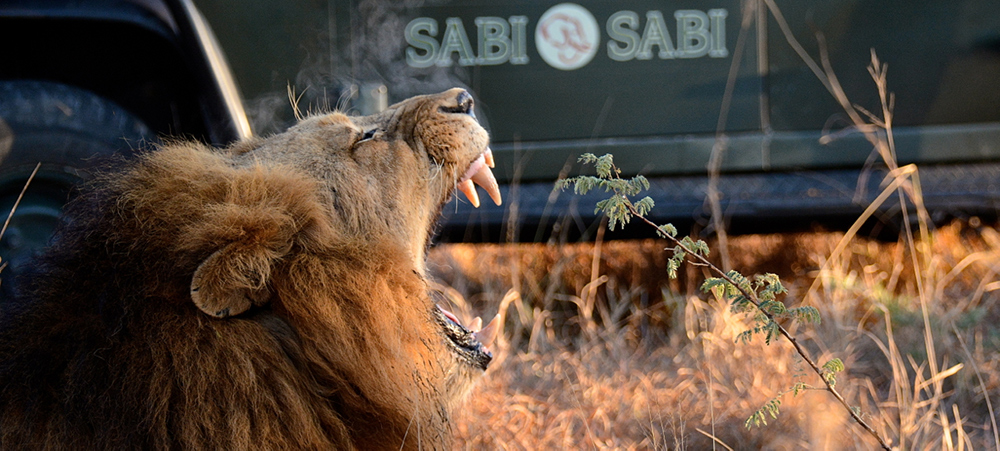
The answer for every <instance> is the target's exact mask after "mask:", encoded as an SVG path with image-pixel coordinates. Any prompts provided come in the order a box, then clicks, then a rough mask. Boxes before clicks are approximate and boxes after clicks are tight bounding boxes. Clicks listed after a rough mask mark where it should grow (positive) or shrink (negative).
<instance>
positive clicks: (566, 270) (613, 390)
mask: <svg viewBox="0 0 1000 451" xmlns="http://www.w3.org/2000/svg"><path fill="white" fill-rule="evenodd" d="M843 236H844V234H842V233H822V232H817V233H808V234H795V235H758V236H743V237H735V238H731V240H730V243H729V251H730V252H729V253H730V255H731V258H732V259H733V266H734V267H736V268H738V269H740V270H742V271H743V272H744V273H747V274H751V273H760V272H775V273H778V274H779V275H781V276H782V278H783V280H784V281H785V283H786V285H787V286H788V287H789V291H790V293H789V294H788V296H787V297H786V302H787V303H789V304H790V305H792V306H794V305H798V303H799V302H800V300H802V299H804V298H805V294H806V292H807V291H808V289H809V287H810V286H811V285H812V284H813V282H814V281H818V282H817V290H816V291H815V295H814V296H812V297H810V298H809V302H810V303H811V304H812V305H813V306H815V307H816V308H818V309H819V310H820V312H821V315H822V318H823V323H822V324H821V325H819V326H815V327H813V326H810V327H801V328H799V330H798V331H796V334H797V335H798V336H799V337H801V339H803V340H804V341H805V342H806V343H807V346H808V348H809V349H810V352H811V353H812V357H813V358H814V359H816V360H818V361H820V362H822V361H825V360H827V359H829V358H832V357H839V358H841V359H843V360H844V362H845V364H846V365H847V373H846V374H842V375H840V377H839V379H838V380H839V383H838V389H840V390H841V391H842V393H843V394H844V395H845V397H846V398H847V400H848V402H850V403H851V404H852V405H856V406H859V407H860V408H861V410H862V412H863V413H864V414H865V415H866V420H870V421H869V423H871V424H872V425H873V426H874V427H875V428H876V429H877V430H878V431H879V433H880V435H881V436H882V437H884V438H886V439H887V440H889V441H891V443H892V444H893V445H894V446H899V445H901V443H900V441H901V438H903V439H905V441H903V443H902V446H903V448H905V449H996V448H997V447H998V445H997V435H996V431H995V427H996V426H995V422H996V421H997V418H996V409H995V407H998V406H996V404H997V403H1000V331H998V329H997V328H996V327H995V326H994V325H995V324H997V323H998V322H1000V290H998V288H1000V282H998V277H997V273H998V272H1000V234H998V233H997V230H996V229H995V228H992V227H984V226H981V225H978V224H976V223H975V222H974V223H973V225H971V226H970V225H968V224H964V223H957V222H956V223H954V224H952V225H950V226H947V227H944V228H942V229H939V230H937V231H935V232H934V233H933V234H932V238H931V239H929V240H925V241H921V242H918V243H917V248H918V249H922V252H925V254H924V255H925V257H929V258H928V259H927V260H926V262H927V263H926V265H922V267H921V268H919V270H918V271H914V268H913V267H912V262H913V260H912V259H911V258H910V256H909V255H908V254H909V251H908V249H910V247H909V246H907V245H906V244H905V240H901V242H900V243H884V242H878V241H874V240H869V239H864V238H853V239H850V240H849V241H848V242H847V243H848V244H847V246H846V248H845V249H846V250H845V251H843V252H840V253H839V255H837V256H836V257H835V259H833V260H830V261H827V260H828V259H829V258H830V256H831V252H833V251H834V250H835V248H836V247H837V245H838V243H840V241H841V238H843ZM665 246H666V243H665V242H658V241H654V240H648V241H640V242H607V243H600V242H598V243H594V244H571V245H545V244H521V245H468V244H455V245H447V246H440V247H438V248H435V249H434V250H433V251H432V252H431V256H430V263H431V264H430V268H432V270H433V271H434V272H435V274H436V276H437V278H438V279H439V280H440V281H441V282H442V283H443V284H445V285H448V286H451V287H453V288H454V289H453V290H451V289H449V290H451V291H450V293H451V297H452V298H454V299H455V302H456V304H457V305H456V306H455V307H456V310H458V311H459V312H464V314H465V315H470V314H471V311H476V312H491V311H494V310H496V309H497V308H498V306H500V308H502V309H504V310H505V311H506V313H507V315H508V318H507V321H506V329H505V333H504V336H503V338H502V339H501V342H500V343H499V344H498V345H497V347H496V348H497V349H496V354H497V359H496V361H495V364H494V365H493V366H492V367H491V369H490V371H489V372H488V374H487V376H486V378H485V379H484V381H483V382H482V383H481V384H480V385H479V387H478V389H477V390H476V391H475V392H474V393H473V395H472V397H471V399H470V401H469V402H468V403H467V404H466V406H465V408H464V411H463V413H462V414H461V415H460V417H459V418H458V419H457V420H456V425H455V429H456V431H457V435H458V437H459V447H464V448H466V449H608V448H610V449H711V448H713V447H714V448H715V449H727V447H729V448H732V449H761V448H766V449H851V448H858V449H868V448H872V447H876V446H877V443H875V442H874V440H872V439H871V437H868V436H864V435H863V434H862V433H860V432H859V431H860V429H859V428H857V426H856V425H855V424H853V423H850V422H849V421H850V420H849V418H848V415H847V413H846V412H845V411H844V410H843V408H842V407H841V406H839V405H838V404H837V403H836V401H835V400H834V399H833V398H832V397H831V396H830V395H829V394H828V393H826V392H824V391H820V390H810V391H806V392H804V393H801V394H799V395H798V396H792V395H791V394H788V395H786V396H784V397H783V398H782V401H783V402H782V405H781V415H780V416H779V417H778V418H777V419H775V420H770V419H769V425H768V426H765V427H763V428H755V429H752V430H749V431H748V430H747V429H745V428H744V426H743V423H744V421H745V420H746V418H747V417H748V416H749V415H750V414H751V413H753V412H754V411H755V410H756V409H758V408H759V407H761V406H762V405H763V404H764V403H765V402H767V401H768V400H770V399H771V398H772V397H774V396H776V395H778V394H779V393H781V392H782V391H784V390H787V389H788V388H790V387H791V386H792V384H793V383H794V382H795V381H798V380H801V381H803V382H806V383H808V384H810V385H813V386H821V382H820V381H818V380H815V378H816V376H815V375H812V374H810V373H806V369H805V368H803V364H802V363H801V362H800V361H797V358H796V357H795V356H794V353H793V352H792V351H791V350H790V347H789V346H788V345H787V343H783V342H777V343H774V344H771V345H770V346H767V345H765V344H764V343H763V341H762V340H760V339H758V340H756V341H754V342H753V343H751V344H737V343H735V337H736V335H737V334H738V333H739V332H741V331H743V330H745V328H746V327H747V324H749V322H748V321H747V319H745V318H743V317H742V316H738V315H733V314H731V313H730V312H729V311H728V309H727V307H726V305H725V302H724V301H719V300H716V299H712V298H711V297H710V296H706V295H702V294H700V293H698V292H697V291H696V290H695V288H696V287H697V286H698V285H699V284H700V281H701V280H702V278H703V276H704V275H703V274H702V273H701V271H700V270H699V269H698V268H695V267H691V266H688V267H687V273H686V274H684V275H683V276H682V277H681V280H679V281H671V280H669V279H668V278H667V276H666V270H665V268H666V258H667V257H668V255H667V253H666V252H664V251H663V247H665ZM920 261H924V260H920ZM824 264H825V267H824ZM820 268H823V269H822V270H821V269H820ZM918 277H920V280H921V282H922V284H923V287H924V290H925V291H926V292H928V293H930V299H931V302H929V303H926V304H927V305H926V307H927V309H928V312H927V313H928V315H927V317H928V321H927V322H925V321H924V320H923V317H924V315H923V312H922V310H921V309H922V306H921V302H920V300H919V299H920V297H919V295H918V289H917V287H918V285H917V278H918ZM511 287H513V288H514V289H516V290H517V291H518V292H520V294H521V296H520V297H517V296H508V297H507V298H504V293H505V292H506V291H507V289H509V288H511ZM928 338H930V340H931V341H930V344H929V345H928V342H926V341H925V340H927V339H928ZM928 355H932V356H936V358H935V359H934V362H933V364H932V363H931V361H930V360H929V359H928V357H927V356H928ZM988 395H991V396H992V397H988ZM991 417H992V418H991ZM713 437H714V439H713Z"/></svg>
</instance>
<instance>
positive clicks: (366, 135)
mask: <svg viewBox="0 0 1000 451" xmlns="http://www.w3.org/2000/svg"><path fill="white" fill-rule="evenodd" d="M376 132H378V129H377V128H373V129H371V130H366V131H365V133H364V134H363V135H361V139H359V140H358V142H362V141H368V140H369V139H372V138H374V137H375V133H376Z"/></svg>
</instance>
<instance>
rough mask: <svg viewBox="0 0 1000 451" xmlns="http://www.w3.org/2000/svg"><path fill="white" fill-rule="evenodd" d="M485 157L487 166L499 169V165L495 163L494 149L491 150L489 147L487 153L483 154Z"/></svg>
mask: <svg viewBox="0 0 1000 451" xmlns="http://www.w3.org/2000/svg"><path fill="white" fill-rule="evenodd" d="M483 155H484V156H485V158H486V165H487V166H489V167H491V168H495V167H497V163H496V162H495V161H493V149H490V148H489V147H487V148H486V153H485V154H483Z"/></svg>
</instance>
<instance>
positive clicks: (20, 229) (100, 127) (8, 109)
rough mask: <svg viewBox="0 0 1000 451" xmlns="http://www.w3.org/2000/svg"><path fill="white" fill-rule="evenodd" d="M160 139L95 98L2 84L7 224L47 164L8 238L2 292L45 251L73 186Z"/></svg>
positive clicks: (2, 203) (44, 85)
mask: <svg viewBox="0 0 1000 451" xmlns="http://www.w3.org/2000/svg"><path fill="white" fill-rule="evenodd" d="M154 139H155V137H154V134H153V133H152V132H151V131H150V129H149V128H148V127H146V125H145V124H143V123H142V121H140V120H139V119H137V118H136V117H134V116H132V115H131V114H130V113H129V112H128V111H126V110H124V109H123V108H121V107H119V106H118V105H116V104H114V103H113V102H111V101H109V100H107V99H105V98H102V97H100V96H98V95H96V94H94V93H92V92H89V91H85V90H82V89H79V88H75V87H72V86H67V85H62V84H58V83H52V82H45V81H34V80H14V81H0V224H2V223H3V221H5V220H6V219H7V217H8V214H10V212H11V208H12V207H13V205H14V202H15V200H16V199H17V197H18V195H19V194H20V193H21V190H22V188H24V186H25V183H26V182H27V180H28V177H29V176H30V174H31V172H32V171H33V170H34V168H35V166H36V165H37V164H38V163H41V166H40V168H39V170H38V173H37V174H36V175H35V177H34V179H33V180H32V182H31V184H30V185H29V186H28V188H27V190H26V191H25V194H24V197H23V198H22V199H21V202H20V204H19V205H18V207H17V209H16V210H14V212H13V215H11V216H10V223H9V224H8V226H7V229H6V231H5V232H4V235H3V237H0V264H3V265H5V266H4V267H3V270H2V271H0V293H2V296H3V297H5V298H7V297H9V296H11V295H13V294H15V293H16V292H17V285H16V280H17V276H18V275H19V274H20V273H22V272H23V271H24V269H25V267H26V265H27V264H28V262H30V260H31V259H32V258H33V257H34V256H35V255H36V254H37V253H38V252H39V251H40V250H41V249H43V248H44V247H45V245H46V244H47V243H48V240H49V237H50V236H51V234H52V231H53V230H54V229H55V227H56V225H57V224H58V221H59V220H58V217H59V213H60V212H61V211H62V207H63V205H64V204H65V202H66V201H67V200H68V198H69V193H70V188H71V187H72V186H73V185H74V184H76V183H79V182H80V181H83V180H85V179H87V177H88V171H89V170H90V169H91V168H93V167H94V166H95V165H98V164H100V162H101V161H102V160H103V159H105V158H107V157H109V156H112V155H115V154H125V155H128V154H131V153H133V152H135V151H136V150H137V149H139V148H140V147H141V146H143V145H145V144H146V143H147V142H149V141H152V140H154Z"/></svg>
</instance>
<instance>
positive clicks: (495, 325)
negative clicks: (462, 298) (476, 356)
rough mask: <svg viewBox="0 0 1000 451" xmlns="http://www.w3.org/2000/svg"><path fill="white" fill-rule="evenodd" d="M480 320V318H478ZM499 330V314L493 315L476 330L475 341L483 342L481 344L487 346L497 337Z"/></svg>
mask: <svg viewBox="0 0 1000 451" xmlns="http://www.w3.org/2000/svg"><path fill="white" fill-rule="evenodd" d="M480 322H482V320H480ZM499 332H500V315H499V314H498V315H497V316H494V317H493V319H492V320H490V323H489V324H487V325H486V327H484V328H482V329H480V330H479V331H478V332H476V333H475V334H473V335H475V336H476V341H478V342H480V343H482V344H483V346H486V347H489V346H490V345H491V344H493V340H495V339H496V338H497V334H498V333H499Z"/></svg>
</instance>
